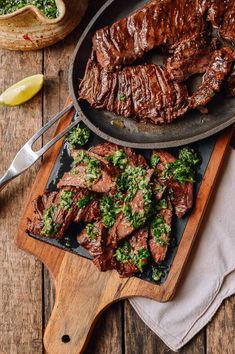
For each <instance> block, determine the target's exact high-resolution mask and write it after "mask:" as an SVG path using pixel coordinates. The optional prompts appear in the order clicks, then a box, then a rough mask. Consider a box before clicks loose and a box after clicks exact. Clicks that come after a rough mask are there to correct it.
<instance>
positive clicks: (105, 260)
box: [93, 247, 117, 272]
mask: <svg viewBox="0 0 235 354" xmlns="http://www.w3.org/2000/svg"><path fill="white" fill-rule="evenodd" d="M113 255H114V250H113V249H112V248H109V247H105V249H104V252H103V253H102V254H100V255H98V256H96V257H95V258H94V259H93V263H94V264H95V266H96V267H97V268H98V269H99V270H100V271H101V272H106V271H107V270H112V269H116V267H117V262H116V259H115V258H114V257H113Z"/></svg>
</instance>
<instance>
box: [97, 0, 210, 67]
mask: <svg viewBox="0 0 235 354" xmlns="http://www.w3.org/2000/svg"><path fill="white" fill-rule="evenodd" d="M201 3H203V1H195V0H174V1H171V0H153V1H149V2H148V3H147V4H146V5H145V6H144V7H142V8H141V9H139V10H138V11H136V12H134V13H133V14H131V15H130V16H128V17H127V18H123V19H121V20H119V21H117V22H115V23H114V24H112V25H111V26H107V27H104V28H102V29H100V30H98V31H96V33H95V35H94V37H93V47H94V49H95V53H96V57H97V59H98V62H99V63H100V64H101V65H102V67H104V68H107V69H109V70H112V69H114V68H115V67H118V66H120V65H123V64H131V63H132V62H133V61H134V60H135V59H137V58H141V57H142V56H143V54H144V53H145V52H148V51H149V50H151V49H153V48H155V47H158V46H163V45H164V46H166V47H170V46H172V45H173V44H175V43H177V42H179V41H181V40H183V39H186V38H189V37H191V36H192V35H194V34H196V33H201V32H203V31H204V29H205V21H204V18H203V12H204V8H203V7H202V6H200V5H201Z"/></svg>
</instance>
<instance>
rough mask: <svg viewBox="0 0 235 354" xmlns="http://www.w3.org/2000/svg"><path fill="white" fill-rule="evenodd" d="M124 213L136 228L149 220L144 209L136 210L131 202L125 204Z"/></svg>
mask: <svg viewBox="0 0 235 354" xmlns="http://www.w3.org/2000/svg"><path fill="white" fill-rule="evenodd" d="M123 214H124V216H125V217H126V218H127V220H128V221H129V222H130V223H131V224H132V226H133V227H134V228H135V229H138V228H140V227H141V226H143V225H144V224H145V222H146V220H147V217H146V213H145V212H144V211H140V212H134V211H133V210H132V208H131V206H130V205H129V204H125V205H124V207H123Z"/></svg>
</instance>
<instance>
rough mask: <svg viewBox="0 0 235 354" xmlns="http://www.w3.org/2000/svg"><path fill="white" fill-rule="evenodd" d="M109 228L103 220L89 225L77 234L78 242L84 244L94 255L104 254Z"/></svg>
mask: <svg viewBox="0 0 235 354" xmlns="http://www.w3.org/2000/svg"><path fill="white" fill-rule="evenodd" d="M106 237H107V229H106V227H105V226H104V224H103V223H102V221H96V222H94V223H91V224H87V226H86V227H85V228H84V229H83V230H82V232H81V233H80V234H79V235H78V236H77V241H78V243H79V244H80V245H81V246H83V247H84V248H85V249H86V250H87V251H88V252H89V254H90V255H91V256H92V257H97V256H99V255H102V254H103V253H104V250H105V245H106Z"/></svg>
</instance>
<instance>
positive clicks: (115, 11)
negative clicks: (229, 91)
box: [69, 0, 235, 149]
mask: <svg viewBox="0 0 235 354" xmlns="http://www.w3.org/2000/svg"><path fill="white" fill-rule="evenodd" d="M146 2H147V0H132V1H129V2H128V1H126V0H108V1H107V2H106V3H105V4H104V6H102V7H101V9H100V10H99V11H98V12H97V14H96V15H95V16H94V17H93V19H92V20H91V22H90V23H89V25H88V26H87V28H86V30H85V31H84V33H83V34H82V36H81V38H80V40H79V42H78V44H77V46H76V49H75V52H74V57H73V60H72V63H71V66H70V72H69V88H70V95H71V97H72V99H73V102H74V106H75V108H76V110H77V112H78V114H79V116H80V118H81V119H82V120H83V122H84V123H85V124H86V125H87V126H88V127H89V128H90V129H91V130H92V131H93V132H94V133H96V134H97V135H99V136H100V137H102V138H103V139H105V140H108V141H111V142H113V143H116V144H119V145H125V146H130V147H134V148H141V149H152V148H168V147H174V146H180V145H185V144H189V143H192V142H195V141H198V140H201V139H204V138H206V137H209V136H211V135H213V134H215V133H217V132H219V131H221V130H222V129H224V128H226V127H227V126H229V125H231V124H232V123H234V122H235V99H232V98H228V97H225V96H223V95H221V94H218V95H216V97H215V98H214V99H213V101H212V102H211V104H210V105H209V106H208V109H209V114H201V113H200V112H199V111H196V110H195V111H190V112H188V113H187V114H186V115H184V116H183V117H181V118H178V120H176V121H175V122H173V123H171V124H166V125H161V126H155V125H152V124H144V123H138V122H136V121H135V120H134V119H126V118H122V117H118V116H116V115H115V114H113V113H110V112H107V111H101V110H97V109H94V108H92V107H90V105H89V104H88V103H87V102H86V101H83V100H81V101H79V102H78V100H77V97H78V92H79V82H80V79H82V78H83V76H84V73H85V68H86V63H87V61H88V59H89V58H90V56H91V51H92V37H93V35H94V33H95V31H96V30H97V29H99V28H102V27H104V26H106V25H110V24H112V23H113V22H115V21H116V20H118V19H120V18H122V17H125V16H128V15H129V14H130V13H131V12H133V11H135V10H136V9H138V8H140V7H142V6H143V5H144V3H146ZM156 54H157V51H152V52H151V53H148V54H147V55H146V58H144V60H145V62H146V61H148V62H153V63H157V62H158V60H159V55H156ZM114 120H115V121H117V120H121V121H122V122H124V128H119V127H117V126H116V124H115V125H114V124H113V123H114Z"/></svg>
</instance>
